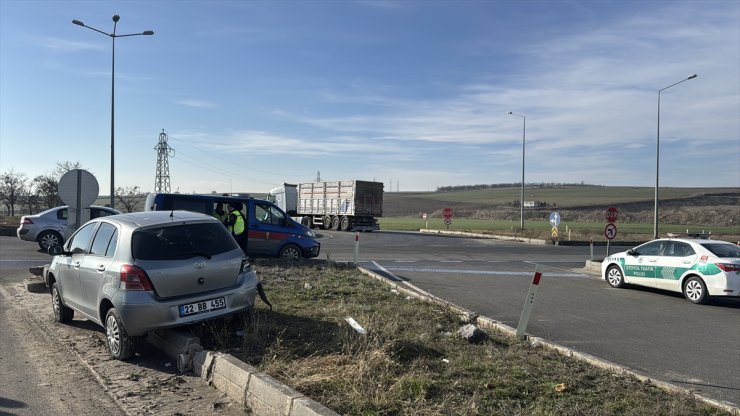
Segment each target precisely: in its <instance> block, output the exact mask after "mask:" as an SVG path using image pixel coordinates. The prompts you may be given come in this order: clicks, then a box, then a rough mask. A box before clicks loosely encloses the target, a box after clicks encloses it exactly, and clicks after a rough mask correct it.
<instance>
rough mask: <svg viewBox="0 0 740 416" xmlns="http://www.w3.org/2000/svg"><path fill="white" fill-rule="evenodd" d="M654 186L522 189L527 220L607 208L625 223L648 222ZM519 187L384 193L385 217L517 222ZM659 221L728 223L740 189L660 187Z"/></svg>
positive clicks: (739, 207) (585, 215)
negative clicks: (449, 212)
mask: <svg viewBox="0 0 740 416" xmlns="http://www.w3.org/2000/svg"><path fill="white" fill-rule="evenodd" d="M654 192H655V190H654V188H650V187H624V186H580V185H575V186H548V187H530V186H528V187H527V188H525V197H524V201H525V202H526V201H532V202H534V203H535V205H536V207H525V218H543V216H544V217H547V215H548V213H549V212H552V211H558V213H559V214H560V215H561V217H562V218H563V220H567V221H583V222H599V221H603V220H604V212H605V211H606V209H607V208H608V207H610V206H614V207H617V209H618V210H619V215H620V216H619V218H620V220H621V221H624V222H635V223H649V222H651V221H652V220H653V213H654V197H655V194H654ZM520 195H521V188H519V187H505V188H495V189H480V190H465V191H451V192H387V193H385V196H384V201H383V215H384V216H386V217H409V216H411V217H416V216H419V215H421V213H422V212H426V213H428V214H429V215H431V216H433V217H434V216H441V215H442V214H441V212H442V209H444V208H448V207H449V208H452V209H453V210H454V211H455V216H456V217H459V218H479V219H497V220H517V219H519V216H520V211H519V210H520V208H519V199H520ZM659 196H660V204H659V215H660V221H662V222H668V223H672V224H705V225H723V226H732V225H735V224H738V221H740V188H661V189H660V195H659Z"/></svg>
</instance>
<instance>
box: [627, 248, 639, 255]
mask: <svg viewBox="0 0 740 416" xmlns="http://www.w3.org/2000/svg"><path fill="white" fill-rule="evenodd" d="M627 254H628V255H630V256H635V257H637V256H639V255H640V253H638V252H637V250H635V249H632V250H629V251H627Z"/></svg>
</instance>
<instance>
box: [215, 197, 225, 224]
mask: <svg viewBox="0 0 740 416" xmlns="http://www.w3.org/2000/svg"><path fill="white" fill-rule="evenodd" d="M213 216H214V217H215V218H216V219H217V220H219V221H221V223H222V224H223V223H225V222H226V220H227V219H228V218H229V214H228V213H227V212H226V211H224V203H223V202H218V203H216V209H214V210H213Z"/></svg>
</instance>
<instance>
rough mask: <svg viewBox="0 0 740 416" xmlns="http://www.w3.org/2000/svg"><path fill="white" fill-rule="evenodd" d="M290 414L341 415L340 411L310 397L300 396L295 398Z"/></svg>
mask: <svg viewBox="0 0 740 416" xmlns="http://www.w3.org/2000/svg"><path fill="white" fill-rule="evenodd" d="M290 416H339V413H337V412H335V411H333V410H331V409H329V408H328V407H326V406H324V405H323V404H321V403H318V402H315V401H313V400H311V399H309V398H308V397H299V398H297V399H295V400H293V408H292V409H291V410H290Z"/></svg>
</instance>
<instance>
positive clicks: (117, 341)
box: [105, 314, 121, 357]
mask: <svg viewBox="0 0 740 416" xmlns="http://www.w3.org/2000/svg"><path fill="white" fill-rule="evenodd" d="M105 335H106V337H107V338H108V348H109V349H110V353H111V355H113V356H114V357H116V356H118V355H120V353H121V332H120V328H119V326H118V321H117V320H116V317H115V315H113V314H109V315H108V318H107V319H106V321H105Z"/></svg>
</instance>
